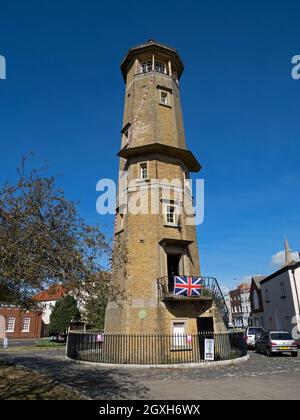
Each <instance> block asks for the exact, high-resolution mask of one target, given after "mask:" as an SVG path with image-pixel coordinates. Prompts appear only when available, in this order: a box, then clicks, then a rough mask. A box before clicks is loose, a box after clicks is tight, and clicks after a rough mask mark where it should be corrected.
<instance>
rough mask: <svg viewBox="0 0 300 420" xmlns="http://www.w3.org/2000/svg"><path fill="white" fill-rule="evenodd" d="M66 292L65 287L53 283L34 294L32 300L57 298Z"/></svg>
mask: <svg viewBox="0 0 300 420" xmlns="http://www.w3.org/2000/svg"><path fill="white" fill-rule="evenodd" d="M65 294H66V289H65V288H64V287H63V286H61V285H60V284H54V285H53V286H51V287H49V289H47V290H44V291H42V292H40V293H38V294H37V295H35V296H34V297H33V298H32V300H34V301H35V302H45V301H47V300H58V299H60V298H61V297H62V296H64V295H65Z"/></svg>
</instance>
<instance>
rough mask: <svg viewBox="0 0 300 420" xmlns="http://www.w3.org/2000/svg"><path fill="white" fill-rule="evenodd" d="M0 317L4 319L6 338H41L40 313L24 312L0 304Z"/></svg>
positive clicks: (34, 311) (38, 311) (33, 311)
mask: <svg viewBox="0 0 300 420" xmlns="http://www.w3.org/2000/svg"><path fill="white" fill-rule="evenodd" d="M0 315H2V316H4V318H5V321H6V336H7V337H8V338H14V339H19V338H40V337H41V336H42V335H41V334H42V311H40V310H30V311H26V310H23V309H21V308H18V307H16V306H10V305H5V304H1V305H0Z"/></svg>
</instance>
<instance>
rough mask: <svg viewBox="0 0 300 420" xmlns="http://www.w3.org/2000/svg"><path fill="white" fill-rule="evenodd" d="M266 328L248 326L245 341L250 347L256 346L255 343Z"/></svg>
mask: <svg viewBox="0 0 300 420" xmlns="http://www.w3.org/2000/svg"><path fill="white" fill-rule="evenodd" d="M263 332H264V329H263V328H261V327H248V328H247V329H246V332H245V341H246V343H247V346H248V347H252V348H254V347H255V343H256V341H257V340H258V338H259V337H260V336H261V335H262V333H263Z"/></svg>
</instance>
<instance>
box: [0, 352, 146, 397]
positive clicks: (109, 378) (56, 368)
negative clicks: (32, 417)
mask: <svg viewBox="0 0 300 420" xmlns="http://www.w3.org/2000/svg"><path fill="white" fill-rule="evenodd" d="M0 358H1V359H2V360H5V361H7V362H13V363H19V364H21V365H22V366H24V367H27V368H29V369H34V370H36V371H37V372H38V373H39V374H43V375H46V377H47V378H48V379H49V380H50V382H49V383H47V382H46V383H45V384H46V385H45V386H46V387H49V388H50V387H51V386H53V385H55V384H63V385H68V386H70V387H71V388H72V389H74V390H76V391H78V392H79V393H83V394H84V395H86V396H88V397H89V398H92V399H130V398H131V399H134V398H135V399H143V398H146V394H147V391H148V389H147V388H146V387H144V386H142V385H140V384H137V383H136V382H135V381H134V380H133V379H132V378H130V375H129V373H127V372H126V371H122V372H120V371H118V372H115V371H114V370H113V369H112V370H108V369H107V368H101V367H99V366H95V368H93V369H92V368H91V366H90V365H83V364H79V363H75V362H72V361H69V360H67V359H64V358H63V357H61V358H50V357H48V358H47V355H46V354H44V355H40V354H32V355H28V354H26V355H25V354H22V355H21V354H20V355H18V354H15V355H12V354H4V353H0ZM0 384H1V379H0ZM32 386H33V389H32V392H35V391H34V384H32ZM17 391H18V387H17V386H16V383H15V386H14V390H13V389H11V390H10V389H7V390H4V391H2V392H1V394H4V395H10V393H11V392H14V395H16V394H17ZM20 392H22V391H21V390H20ZM0 398H1V399H3V397H2V395H1V396H0Z"/></svg>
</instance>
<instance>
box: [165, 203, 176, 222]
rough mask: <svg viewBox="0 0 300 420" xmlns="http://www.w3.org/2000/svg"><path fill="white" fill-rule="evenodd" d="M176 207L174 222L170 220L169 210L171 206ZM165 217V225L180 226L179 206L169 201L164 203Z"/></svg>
mask: <svg viewBox="0 0 300 420" xmlns="http://www.w3.org/2000/svg"><path fill="white" fill-rule="evenodd" d="M171 207H172V208H174V212H173V213H172V214H173V218H174V220H173V222H171V221H169V220H168V215H170V214H171V213H170V212H169V210H168V209H169V208H171ZM164 218H165V225H166V226H175V227H177V226H178V206H177V205H176V204H172V203H168V204H165V205H164Z"/></svg>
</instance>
